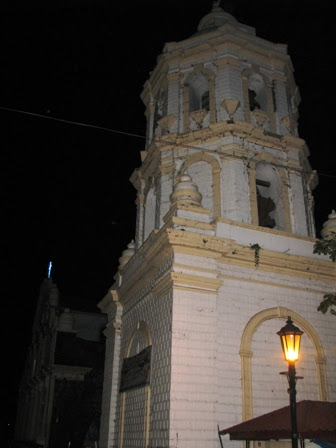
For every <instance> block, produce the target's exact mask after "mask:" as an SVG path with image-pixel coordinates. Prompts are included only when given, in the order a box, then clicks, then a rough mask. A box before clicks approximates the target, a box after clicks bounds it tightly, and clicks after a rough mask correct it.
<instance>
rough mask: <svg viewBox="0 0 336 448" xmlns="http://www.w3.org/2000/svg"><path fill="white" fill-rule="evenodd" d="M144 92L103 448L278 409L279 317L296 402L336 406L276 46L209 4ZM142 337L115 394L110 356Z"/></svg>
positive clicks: (188, 441) (110, 338)
mask: <svg viewBox="0 0 336 448" xmlns="http://www.w3.org/2000/svg"><path fill="white" fill-rule="evenodd" d="M142 99H143V101H144V103H145V106H146V115H147V118H148V128H147V144H146V148H145V151H143V152H142V160H143V163H142V165H141V167H140V168H139V169H137V170H136V171H135V172H134V173H133V175H132V178H131V181H132V182H133V184H134V186H135V187H136V188H137V190H138V212H137V230H136V235H135V241H134V243H133V242H132V243H131V244H130V245H129V246H128V249H127V250H126V251H125V252H124V253H123V256H122V257H121V259H120V267H119V271H118V273H117V274H116V276H115V284H114V285H113V286H112V287H111V289H110V290H109V292H108V294H107V295H106V297H105V298H104V299H103V300H102V301H101V302H100V304H99V307H100V308H101V310H102V311H103V312H105V313H107V314H108V317H109V321H108V325H107V329H106V330H105V334H106V337H107V345H106V350H107V351H106V362H105V382H104V398H103V409H102V422H101V440H100V445H101V447H103V448H107V447H108V448H112V447H113V448H116V447H118V448H137V447H151V448H159V447H160V448H163V447H165V448H168V447H169V448H170V447H179V448H198V447H199V448H210V447H211V448H212V447H219V446H220V445H219V439H218V434H217V425H219V427H220V428H226V427H229V426H231V425H234V424H236V423H239V422H241V421H242V420H247V419H249V418H252V417H255V416H258V415H261V414H263V413H265V412H268V411H271V410H274V409H277V408H279V407H282V406H286V405H288V400H289V398H288V394H287V382H286V379H285V378H283V377H281V376H279V372H281V371H283V370H285V369H286V365H285V362H284V361H283V359H282V352H281V347H280V341H279V337H278V335H277V334H276V333H277V331H279V330H280V328H281V327H282V326H283V325H284V322H285V320H286V319H287V317H288V316H291V318H292V320H293V321H294V323H295V325H297V326H299V327H300V328H301V329H302V330H303V331H304V335H303V340H302V356H301V360H300V362H299V363H298V364H297V372H298V375H300V376H303V377H304V379H303V380H300V381H298V385H297V390H298V394H297V399H298V401H299V400H302V399H311V400H329V401H335V400H336V373H335V372H336V357H335V347H334V340H335V336H336V330H335V324H334V320H333V316H331V315H329V316H328V315H322V314H321V313H319V312H318V311H317V306H318V304H319V303H320V301H321V300H322V297H323V295H324V294H326V293H328V292H332V291H333V290H334V287H335V274H336V272H335V265H334V264H333V263H332V262H331V261H329V259H328V258H327V257H323V256H318V255H316V254H313V248H314V243H315V241H316V240H315V239H314V237H315V229H314V222H313V209H312V204H313V200H312V189H313V188H314V186H315V185H316V181H317V180H316V175H315V173H314V171H312V170H311V168H310V165H309V162H308V159H307V158H308V155H309V151H308V148H307V146H306V144H305V142H304V141H303V140H302V139H300V138H299V136H298V132H297V118H298V114H297V107H298V104H299V101H300V98H299V93H298V89H297V86H296V85H295V81H294V77H293V69H292V65H291V61H290V58H289V56H288V55H287V50H286V47H285V46H284V45H279V44H273V43H271V42H268V41H265V40H263V39H260V38H258V37H256V35H255V31H254V29H253V28H251V27H248V26H246V25H243V24H240V23H238V22H237V21H236V20H235V19H234V18H233V17H232V16H230V15H229V14H227V13H225V12H224V11H222V10H221V9H220V8H218V7H215V8H214V9H213V11H212V12H211V13H210V14H208V15H207V16H205V17H204V18H203V19H202V20H201V22H200V24H199V27H198V32H197V33H195V34H194V35H193V36H191V37H190V38H189V39H186V40H184V41H182V42H172V43H168V44H166V45H165V47H164V49H163V54H162V55H161V56H160V57H159V58H158V64H157V67H156V68H155V69H154V71H153V72H152V73H151V76H150V78H149V80H148V81H147V82H146V84H145V86H144V91H143V94H142ZM148 346H151V358H150V382H149V383H148V384H146V385H142V386H141V387H136V388H132V389H129V390H126V391H124V392H119V386H120V381H121V379H122V378H121V377H122V375H121V368H122V364H123V360H124V359H128V358H132V357H133V356H135V355H137V354H139V353H140V354H141V353H142V350H143V349H145V348H146V347H148ZM226 443H227V444H228V445H229V444H230V443H231V444H232V445H234V444H237V442H235V443H234V442H226ZM238 445H239V443H238Z"/></svg>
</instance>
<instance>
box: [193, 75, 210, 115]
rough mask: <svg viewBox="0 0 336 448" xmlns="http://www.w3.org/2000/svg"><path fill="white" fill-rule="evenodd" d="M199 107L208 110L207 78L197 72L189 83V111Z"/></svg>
mask: <svg viewBox="0 0 336 448" xmlns="http://www.w3.org/2000/svg"><path fill="white" fill-rule="evenodd" d="M201 109H205V110H207V111H209V110H210V96H209V80H208V77H207V76H206V75H204V74H203V73H198V74H197V75H195V76H194V77H193V78H192V79H191V80H190V83H189V112H194V111H195V110H201Z"/></svg>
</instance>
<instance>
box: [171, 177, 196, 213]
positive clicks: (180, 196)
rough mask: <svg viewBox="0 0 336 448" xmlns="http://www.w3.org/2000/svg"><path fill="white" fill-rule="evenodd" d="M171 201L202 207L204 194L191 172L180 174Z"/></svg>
mask: <svg viewBox="0 0 336 448" xmlns="http://www.w3.org/2000/svg"><path fill="white" fill-rule="evenodd" d="M170 201H171V203H172V204H175V203H177V204H178V205H185V206H188V205H189V206H190V205H192V206H194V207H202V195H201V193H200V192H199V191H198V187H197V185H196V184H195V182H193V181H192V179H191V177H190V176H189V174H187V173H185V174H182V176H180V178H179V181H178V182H177V183H176V184H175V185H174V189H173V192H172V194H171V195H170Z"/></svg>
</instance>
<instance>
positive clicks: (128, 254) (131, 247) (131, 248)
mask: <svg viewBox="0 0 336 448" xmlns="http://www.w3.org/2000/svg"><path fill="white" fill-rule="evenodd" d="M134 253H135V244H134V240H132V241H131V242H130V243H129V244H128V245H127V249H125V250H124V251H123V252H122V254H121V257H120V258H119V260H118V261H119V268H118V269H119V270H120V269H122V268H123V267H124V266H125V264H126V263H127V262H128V260H129V259H130V258H132V256H133V255H134Z"/></svg>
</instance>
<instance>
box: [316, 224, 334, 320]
mask: <svg viewBox="0 0 336 448" xmlns="http://www.w3.org/2000/svg"><path fill="white" fill-rule="evenodd" d="M314 254H319V255H320V254H323V255H328V256H329V258H330V259H331V261H333V262H335V261H336V233H335V232H331V234H330V235H329V236H328V237H327V238H324V239H321V240H319V241H317V242H316V243H315V245H314ZM335 305H336V294H325V295H324V296H323V300H322V302H321V303H320V305H319V306H318V307H317V311H321V313H323V314H326V312H327V311H328V310H329V308H330V307H332V306H335ZM329 311H330V313H331V314H333V315H334V316H336V311H335V310H334V309H333V308H331V309H330V310H329Z"/></svg>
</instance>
